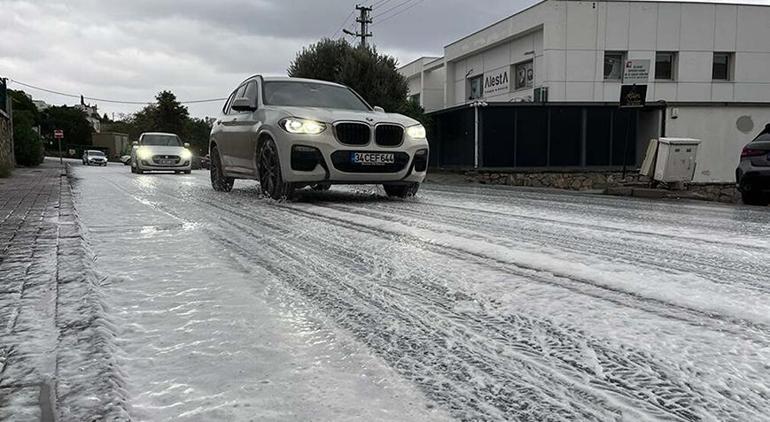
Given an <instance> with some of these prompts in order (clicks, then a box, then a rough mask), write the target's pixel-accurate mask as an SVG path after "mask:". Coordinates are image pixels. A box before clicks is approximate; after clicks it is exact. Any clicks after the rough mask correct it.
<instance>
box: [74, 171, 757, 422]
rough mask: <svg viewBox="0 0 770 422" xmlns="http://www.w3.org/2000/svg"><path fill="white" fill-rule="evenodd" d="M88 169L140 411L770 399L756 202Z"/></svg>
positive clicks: (433, 408) (523, 414) (374, 414)
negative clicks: (409, 192)
mask: <svg viewBox="0 0 770 422" xmlns="http://www.w3.org/2000/svg"><path fill="white" fill-rule="evenodd" d="M120 170H123V169H122V168H121V169H120ZM103 171H107V173H106V176H107V177H106V178H105V179H106V181H102V180H100V179H99V178H98V176H99V175H101V174H105V173H102V172H103ZM78 174H79V176H81V177H82V181H81V184H80V196H79V199H80V202H81V204H80V206H79V208H80V209H81V210H82V209H83V208H84V207H85V209H86V210H87V211H81V214H82V216H83V220H84V223H85V224H86V226H87V227H88V229H89V235H90V237H91V238H92V243H93V245H94V250H95V253H96V255H97V265H98V266H99V268H100V271H102V272H106V273H109V274H111V278H110V285H109V286H108V288H107V289H106V296H107V299H108V300H109V301H110V303H111V306H110V309H112V310H113V311H114V314H115V318H114V320H115V321H116V322H117V325H118V326H119V328H120V329H119V334H118V339H119V350H120V359H119V361H120V362H122V370H123V372H124V373H125V374H126V385H127V386H128V389H129V391H128V393H129V394H128V397H129V401H130V403H131V405H132V412H133V413H132V415H133V416H134V417H135V418H137V419H153V420H157V419H161V420H163V419H165V420H171V419H174V418H178V417H182V418H187V419H192V420H210V419H212V418H213V419H241V418H245V417H247V416H248V415H252V416H253V415H255V414H257V415H259V418H258V419H267V420H287V419H288V420H308V419H315V420H360V419H372V420H426V419H442V418H446V417H447V414H451V416H454V417H456V418H458V419H465V420H474V419H476V420H510V419H531V420H545V419H564V420H570V419H572V420H608V419H610V420H659V419H663V420H729V419H734V420H760V419H761V418H762V415H767V414H768V412H770V405H768V401H767V399H766V398H767V397H769V396H770V390H769V387H768V385H770V382H768V377H767V371H766V362H767V361H768V360H770V348H769V347H768V345H769V344H770V332H769V330H768V325H769V324H768V323H770V317H768V315H770V312H769V311H770V298H768V292H770V286H768V285H767V282H765V281H764V280H763V278H762V277H761V276H757V275H756V274H763V273H768V272H770V260H768V258H770V250H768V244H767V240H766V239H765V238H763V237H762V236H763V234H764V233H765V231H767V230H768V229H767V228H766V227H767V226H764V225H762V224H760V223H762V222H763V221H764V222H770V217H768V216H767V215H766V214H763V213H761V212H757V211H755V210H752V209H744V208H731V207H724V206H718V205H710V204H697V205H695V204H689V203H688V204H672V203H665V202H651V201H636V200H628V199H625V198H603V197H595V196H586V195H579V194H577V195H573V194H558V195H555V194H552V193H547V192H535V191H519V190H510V189H490V188H474V187H445V186H440V187H436V188H431V187H430V186H426V187H425V188H426V189H424V190H423V192H421V194H420V196H418V198H417V199H414V200H407V201H391V200H387V199H384V198H382V197H381V196H378V195H377V194H376V192H377V191H376V190H374V191H373V190H371V189H369V188H366V187H364V188H360V187H357V188H353V189H345V188H335V189H333V190H332V191H331V192H329V193H317V192H312V193H303V194H302V197H301V198H300V200H299V201H298V202H295V203H274V202H272V201H266V200H264V199H260V198H259V197H258V195H257V190H256V188H255V187H254V184H253V183H249V182H241V181H239V182H237V184H236V189H235V190H234V191H233V192H231V193H229V194H224V193H216V192H213V191H211V189H210V187H209V186H208V181H207V179H206V176H207V175H206V174H204V173H197V174H196V173H194V174H193V175H192V176H173V175H141V176H135V175H130V174H129V173H128V172H127V170H126V171H125V172H122V171H119V170H116V169H115V168H112V167H108V168H107V169H86V168H84V169H81V170H80V171H79V173H78ZM677 212H678V213H679V214H680V215H674V214H676V213H677ZM683 216H686V217H687V218H683ZM742 236H743V238H742ZM744 238H745V240H746V242H745V243H746V244H745V245H744V244H743V243H744V242H742V240H743V239H744ZM754 240H756V242H754ZM685 246H688V247H687V248H686V250H685ZM169 263H172V264H169ZM255 409H257V410H255ZM255 412H258V413H255Z"/></svg>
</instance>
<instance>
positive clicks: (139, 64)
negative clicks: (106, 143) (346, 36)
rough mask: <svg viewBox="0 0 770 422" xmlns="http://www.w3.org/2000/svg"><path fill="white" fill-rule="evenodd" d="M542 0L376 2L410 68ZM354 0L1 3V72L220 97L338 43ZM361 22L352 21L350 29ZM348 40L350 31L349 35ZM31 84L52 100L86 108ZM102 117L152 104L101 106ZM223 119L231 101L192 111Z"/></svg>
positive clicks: (137, 94)
mask: <svg viewBox="0 0 770 422" xmlns="http://www.w3.org/2000/svg"><path fill="white" fill-rule="evenodd" d="M535 2H536V0H476V1H469V0H368V1H365V2H364V4H374V5H375V10H374V12H373V15H374V17H375V25H374V26H373V27H372V31H373V32H374V43H375V44H376V45H377V47H378V48H379V49H380V50H381V51H384V52H387V53H389V54H391V55H394V56H396V57H398V59H399V61H400V62H401V63H402V64H405V63H407V62H409V61H411V60H413V59H415V58H417V57H419V56H421V55H435V54H439V55H440V54H441V53H442V47H443V46H444V45H445V44H447V43H449V42H451V41H454V40H456V39H458V38H460V37H462V36H464V35H467V34H468V33H470V32H472V31H475V30H477V29H480V28H481V27H483V26H485V25H488V24H490V23H492V22H494V21H497V20H499V19H501V18H503V17H505V16H508V15H510V14H512V13H514V12H516V11H518V10H520V9H521V8H524V7H526V6H528V5H530V4H533V3H535ZM355 4H356V2H354V1H352V0H291V1H289V0H186V1H170V0H122V1H116V0H28V1H18V0H0V76H3V77H8V78H12V79H15V80H18V81H20V82H24V83H28V84H32V85H36V86H40V87H44V88H48V89H52V90H56V91H61V92H65V93H72V94H78V95H79V94H84V95H86V96H90V97H96V98H105V99H119V100H129V101H148V100H152V98H153V97H154V95H155V93H157V92H158V91H159V90H163V89H170V90H172V91H173V92H174V93H176V94H177V97H178V98H179V99H180V100H196V99H208V98H219V97H223V96H227V94H228V93H229V92H230V91H231V90H232V89H233V88H234V87H235V86H236V85H237V84H238V83H239V82H240V81H241V80H242V79H244V78H245V77H247V76H249V75H251V74H254V73H263V74H273V75H275V74H278V75H283V74H285V72H286V68H287V66H288V64H289V62H290V60H291V59H292V58H293V57H294V55H295V54H296V52H297V51H298V50H300V49H301V48H302V46H305V45H307V44H309V43H312V42H314V41H317V40H318V39H320V38H322V37H330V36H332V35H334V34H335V32H336V31H337V30H338V28H340V26H341V24H342V22H343V20H344V19H345V18H346V17H348V16H349V14H350V12H351V11H352V10H353V8H354V6H355ZM352 24H353V22H352V19H351V21H349V22H348V25H347V26H348V27H350V26H351V25H352ZM338 34H341V33H338ZM9 87H11V88H14V89H18V88H23V89H25V91H27V92H28V93H31V94H32V95H33V97H35V99H42V100H45V101H46V102H48V103H49V104H72V103H73V102H77V101H79V100H78V99H72V98H67V97H62V96H59V95H55V94H50V93H45V92H41V91H36V90H34V89H30V88H25V87H22V86H19V85H17V84H14V83H10V84H9ZM97 104H98V105H99V111H100V112H108V113H112V112H115V113H119V112H127V113H130V112H133V111H136V110H137V109H138V108H140V107H141V106H136V105H119V104H110V103H105V102H97ZM189 107H190V111H191V113H192V114H193V115H195V116H205V115H215V114H216V113H217V110H218V109H219V108H220V107H221V104H220V103H208V104H196V105H190V106H189Z"/></svg>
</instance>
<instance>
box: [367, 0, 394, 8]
mask: <svg viewBox="0 0 770 422" xmlns="http://www.w3.org/2000/svg"><path fill="white" fill-rule="evenodd" d="M390 1H391V0H379V1H376V2H374V3H373V4H372V8H375V7H382V6H385V5H386V4H388V3H389V2H390Z"/></svg>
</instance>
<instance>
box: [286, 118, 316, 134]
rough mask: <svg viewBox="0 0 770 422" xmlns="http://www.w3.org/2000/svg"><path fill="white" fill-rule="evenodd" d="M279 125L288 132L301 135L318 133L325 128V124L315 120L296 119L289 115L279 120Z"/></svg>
mask: <svg viewBox="0 0 770 422" xmlns="http://www.w3.org/2000/svg"><path fill="white" fill-rule="evenodd" d="M280 125H281V127H282V128H283V129H284V130H285V131H287V132H289V133H295V134H303V135H318V134H319V133H321V132H323V131H324V130H326V125H325V124H324V123H321V122H317V121H315V120H306V119H297V118H294V117H290V118H288V119H283V120H281V122H280Z"/></svg>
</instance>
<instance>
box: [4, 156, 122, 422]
mask: <svg viewBox="0 0 770 422" xmlns="http://www.w3.org/2000/svg"><path fill="white" fill-rule="evenodd" d="M92 263H93V258H92V256H91V254H90V252H89V250H88V248H87V244H86V242H85V240H84V239H83V236H82V235H81V229H80V226H79V222H78V219H77V213H76V212H75V207H74V204H73V197H72V189H71V185H70V180H69V178H68V177H67V175H66V172H65V170H64V169H63V168H62V167H60V166H59V163H58V162H57V161H53V160H46V162H45V163H44V164H43V165H41V166H40V167H38V168H33V169H17V170H15V171H14V174H13V176H12V177H10V178H7V179H0V421H4V420H13V421H27V420H29V421H69V420H97V419H98V420H101V419H105V418H107V417H108V416H109V418H110V419H121V417H120V414H121V412H120V409H122V408H123V403H122V402H121V400H120V398H119V397H120V394H118V393H119V390H120V382H119V377H117V376H116V372H117V369H116V367H115V365H114V361H113V359H114V351H113V350H112V349H111V348H112V346H111V345H112V341H111V334H110V333H111V330H110V329H109V324H108V323H107V321H106V320H105V315H106V312H104V310H103V306H102V304H101V302H100V301H99V295H98V287H99V286H98V282H99V279H98V277H97V275H96V274H95V273H94V272H93V270H92V269H91V268H92V266H93V265H92Z"/></svg>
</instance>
